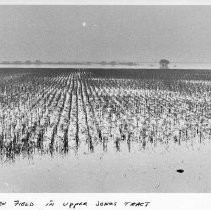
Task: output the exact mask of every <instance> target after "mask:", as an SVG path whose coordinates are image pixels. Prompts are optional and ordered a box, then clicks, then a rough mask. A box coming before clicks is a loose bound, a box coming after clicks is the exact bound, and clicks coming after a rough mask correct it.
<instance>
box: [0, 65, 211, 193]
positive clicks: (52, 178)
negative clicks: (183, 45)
mask: <svg viewBox="0 0 211 210" xmlns="http://www.w3.org/2000/svg"><path fill="white" fill-rule="evenodd" d="M210 90H211V72H209V71H205V70H200V71H197V70H192V71H191V70H121V69H119V70H117V69H116V70H112V69H107V70H98V69H78V70H76V69H5V70H4V69H1V70H0V162H1V169H0V170H1V173H0V185H1V187H0V192H209V191H210V190H211V182H209V179H208V177H209V176H210V175H211V170H210V166H209V160H210V156H211V155H210V154H209V150H210V149H209V148H211V146H210V139H211V97H210V95H211V92H210Z"/></svg>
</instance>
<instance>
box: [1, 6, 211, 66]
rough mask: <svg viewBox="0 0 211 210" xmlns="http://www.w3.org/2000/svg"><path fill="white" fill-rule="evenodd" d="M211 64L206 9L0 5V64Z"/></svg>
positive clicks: (209, 9)
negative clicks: (162, 60) (62, 62)
mask: <svg viewBox="0 0 211 210" xmlns="http://www.w3.org/2000/svg"><path fill="white" fill-rule="evenodd" d="M160 58H167V59H170V60H171V61H174V62H211V6H0V60H1V61H2V60H27V59H30V60H35V59H40V60H42V61H47V60H48V61H104V60H105V61H111V60H116V61H139V62H157V61H158V60H159V59H160Z"/></svg>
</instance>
